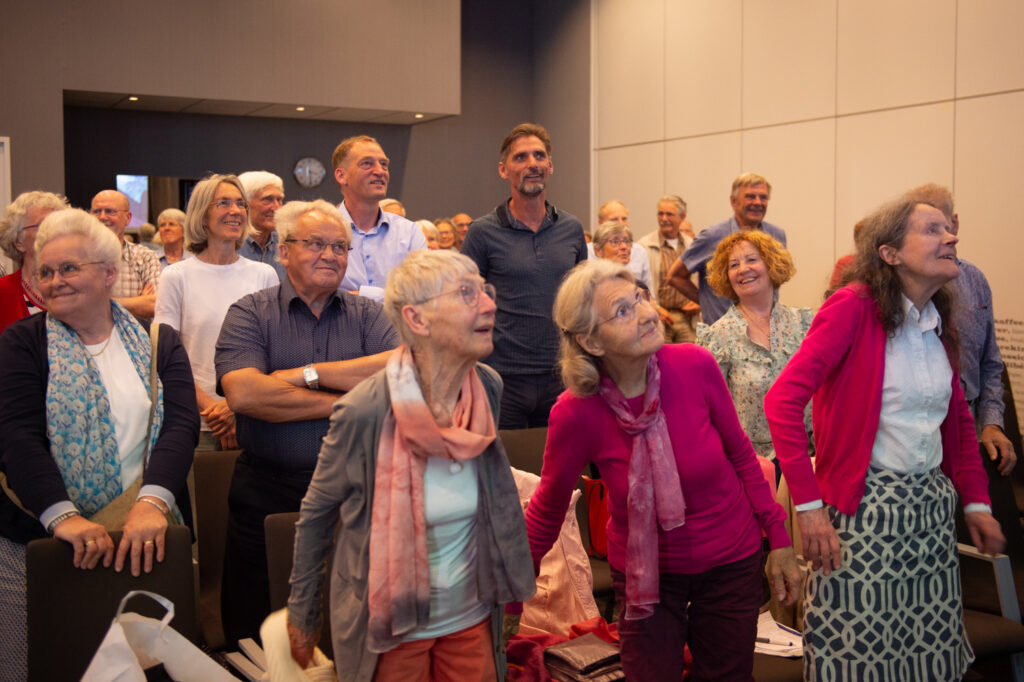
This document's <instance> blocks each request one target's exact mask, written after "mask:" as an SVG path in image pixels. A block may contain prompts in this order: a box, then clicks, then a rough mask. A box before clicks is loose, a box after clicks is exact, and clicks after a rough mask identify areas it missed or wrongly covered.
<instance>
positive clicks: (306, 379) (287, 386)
mask: <svg viewBox="0 0 1024 682" xmlns="http://www.w3.org/2000/svg"><path fill="white" fill-rule="evenodd" d="M276 223H277V232H278V236H279V238H280V252H281V263H282V264H283V265H284V268H285V273H286V275H287V276H286V277H285V278H284V279H283V280H281V284H280V285H279V286H276V287H271V288H269V289H264V290H262V291H257V292H256V293H254V294H249V295H248V296H245V297H243V298H241V299H239V300H238V301H237V302H235V303H234V305H232V306H231V308H229V309H228V313H227V315H226V316H225V318H224V325H223V326H222V327H221V332H220V337H219V338H218V340H217V354H216V359H215V363H216V367H217V382H218V385H219V388H220V389H221V392H222V393H223V395H224V396H225V398H227V401H228V405H229V406H230V407H231V410H232V411H233V412H234V413H235V420H236V432H237V434H238V444H239V446H240V447H241V448H242V454H241V455H240V456H239V458H238V461H237V463H236V465H235V471H234V475H233V477H232V480H231V490H230V492H229V494H228V538H227V546H226V548H225V559H224V576H225V580H224V586H223V591H222V595H221V613H222V616H223V622H224V633H225V635H226V637H227V641H228V643H232V642H234V641H236V640H237V639H239V638H242V637H253V636H255V635H256V634H258V632H259V627H260V624H261V623H262V622H263V619H264V618H266V616H267V615H268V614H269V612H270V600H269V593H268V591H269V583H268V580H267V560H266V548H265V544H264V543H265V539H264V533H263V520H264V518H266V516H267V515H268V514H277V513H282V512H296V511H299V505H300V503H301V502H302V498H303V496H304V495H305V494H306V488H307V487H308V486H309V481H310V478H311V477H312V475H313V469H314V468H316V461H317V455H318V453H319V452H320V441H321V440H322V439H323V437H324V435H325V434H326V433H327V427H328V425H329V421H330V416H331V408H332V406H333V405H334V402H335V400H337V398H338V396H340V395H341V394H342V393H344V392H345V391H348V390H350V389H351V388H353V387H354V386H355V385H356V384H357V383H359V382H360V381H362V380H363V379H364V378H366V377H368V376H370V375H371V374H373V373H374V372H376V371H377V370H379V369H381V368H383V367H384V364H385V362H386V361H387V357H388V355H389V354H390V352H391V349H393V348H395V347H396V346H397V345H398V335H397V334H396V332H395V330H394V328H393V327H392V326H391V322H390V320H388V318H387V315H386V314H385V312H384V307H383V306H382V305H381V304H379V303H377V302H376V301H372V300H370V299H368V298H366V297H363V296H356V295H353V294H350V293H348V292H345V291H339V290H338V286H339V285H340V284H341V280H342V278H343V277H344V275H345V268H346V266H347V263H348V250H349V247H350V246H351V243H352V242H351V239H352V232H351V228H350V226H349V224H348V221H346V220H345V219H344V218H343V217H342V215H341V213H340V212H339V211H338V209H337V208H335V207H334V206H332V205H331V204H329V203H328V202H326V201H323V200H317V201H314V202H302V201H293V202H290V203H288V204H285V206H284V207H283V208H281V209H280V210H278V212H277V215H276Z"/></svg>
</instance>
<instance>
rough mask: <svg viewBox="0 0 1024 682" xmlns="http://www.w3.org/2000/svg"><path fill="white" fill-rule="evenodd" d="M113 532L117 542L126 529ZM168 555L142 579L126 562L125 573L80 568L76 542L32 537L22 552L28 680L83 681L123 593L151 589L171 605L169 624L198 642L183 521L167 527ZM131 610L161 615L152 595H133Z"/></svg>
mask: <svg viewBox="0 0 1024 682" xmlns="http://www.w3.org/2000/svg"><path fill="white" fill-rule="evenodd" d="M110 537H111V538H112V539H113V540H114V546H115V547H116V546H117V544H118V543H119V542H120V541H121V532H120V531H117V532H113V533H111V534H110ZM165 543H166V544H165V556H164V560H163V561H162V562H159V563H157V562H154V564H153V570H152V572H150V573H143V574H142V575H140V576H139V577H138V578H135V577H133V576H132V574H131V571H130V570H129V568H128V566H125V568H124V570H123V571H121V572H120V573H117V572H115V571H114V569H113V568H112V567H111V568H103V567H102V566H99V567H97V568H95V569H93V570H91V571H83V570H82V569H80V568H75V567H74V566H73V565H72V563H71V561H72V558H73V556H74V550H73V549H72V547H71V545H70V544H69V543H67V542H64V541H63V540H58V539H56V538H45V539H42V540H33V541H32V542H30V543H29V544H28V546H27V547H26V551H25V565H26V571H27V604H28V679H29V680H30V682H35V681H38V682H62V681H63V680H78V679H80V678H81V677H82V674H83V673H84V672H85V669H86V668H87V667H88V666H89V662H90V661H91V660H92V657H93V655H94V654H95V653H96V650H97V649H98V648H99V646H100V642H102V641H103V637H104V636H105V635H106V633H107V629H108V628H109V627H110V623H111V622H112V621H113V618H114V614H115V613H117V607H118V605H119V604H120V603H121V599H122V597H124V595H125V594H127V593H128V592H130V591H131V590H148V591H150V592H156V593H157V594H160V595H163V596H164V597H167V598H168V599H170V600H171V601H172V602H174V619H173V620H172V621H171V627H173V628H174V629H175V630H177V631H178V632H180V633H181V634H182V635H184V636H185V637H187V638H188V639H189V640H191V641H192V642H194V643H197V644H198V643H199V642H200V641H201V640H200V637H199V623H198V619H197V617H196V601H195V599H196V596H195V582H194V580H193V573H192V535H191V533H190V532H189V529H188V528H187V527H185V526H170V527H169V528H168V529H167V534H166V536H165ZM127 610H131V611H135V612H136V613H140V614H142V615H144V616H150V617H153V618H162V617H163V615H164V611H163V608H162V607H160V605H158V604H156V603H155V602H153V601H152V600H151V599H139V598H135V599H132V600H131V601H130V602H129V603H128V607H127Z"/></svg>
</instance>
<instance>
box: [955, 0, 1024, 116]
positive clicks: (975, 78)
mask: <svg viewBox="0 0 1024 682" xmlns="http://www.w3.org/2000/svg"><path fill="white" fill-rule="evenodd" d="M957 15H958V16H957V36H956V48H957V50H956V52H957V54H956V93H957V96H959V97H966V96H969V95H978V94H982V93H988V92H999V91H1003V90H1011V89H1014V88H1024V40H1021V28H1022V27H1024V2H1021V1H1020V0H969V1H967V2H960V3H958V5H957Z"/></svg>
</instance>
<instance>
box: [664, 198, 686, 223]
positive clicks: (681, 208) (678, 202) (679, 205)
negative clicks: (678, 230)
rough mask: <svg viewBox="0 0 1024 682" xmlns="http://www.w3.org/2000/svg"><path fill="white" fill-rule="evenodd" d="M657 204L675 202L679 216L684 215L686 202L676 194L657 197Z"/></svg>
mask: <svg viewBox="0 0 1024 682" xmlns="http://www.w3.org/2000/svg"><path fill="white" fill-rule="evenodd" d="M658 203H659V204H675V207H676V210H678V211H679V217H680V218H685V217H686V202H685V201H683V198H682V197H681V196H679V195H678V194H666V195H665V196H663V197H662V198H660V199H658Z"/></svg>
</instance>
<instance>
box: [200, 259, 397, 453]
mask: <svg viewBox="0 0 1024 682" xmlns="http://www.w3.org/2000/svg"><path fill="white" fill-rule="evenodd" d="M397 345H398V334H397V333H396V332H395V329H394V327H392V326H391V322H390V321H389V320H388V318H387V315H386V314H385V313H384V307H383V306H382V305H381V304H379V303H377V302H375V301H371V300H370V299H368V298H364V297H361V296H353V295H352V294H349V293H347V292H343V291H339V292H335V293H334V294H332V295H331V298H330V300H329V301H328V302H327V304H326V305H325V306H324V309H323V312H321V313H320V317H319V318H317V317H316V316H315V315H314V314H313V312H312V311H311V310H310V309H309V306H307V305H306V303H305V301H303V300H302V299H301V298H299V296H298V294H296V293H295V288H294V287H293V286H292V284H291V280H289V279H288V278H287V277H286V278H285V279H284V280H283V281H282V282H281V284H280V286H276V287H271V288H269V289H263V290H262V291H257V292H256V293H253V294H249V295H248V296H245V297H243V298H241V299H239V300H238V301H236V302H235V303H234V304H233V305H232V306H231V308H229V309H228V313H227V315H226V316H225V317H224V325H223V326H222V327H221V331H220V338H218V339H217V352H216V357H215V364H216V367H217V387H218V390H220V382H221V379H223V377H224V375H225V374H227V373H228V372H232V371H234V370H237V369H245V368H249V367H253V368H255V369H257V370H259V371H260V372H262V373H264V374H270V373H271V372H273V371H275V370H278V369H291V368H294V367H303V366H305V365H308V364H311V363H315V362H331V361H335V360H351V359H353V358H360V357H363V356H366V355H374V354H376V353H382V352H384V351H386V350H391V349H392V348H395V347H396V346H397ZM329 423H330V420H329V419H328V418H326V417H325V418H323V419H309V420H305V421H294V422H280V423H271V422H268V421H264V420H262V419H257V418H256V417H249V416H246V415H244V414H235V426H236V433H237V435H238V444H239V446H240V447H241V448H242V449H243V450H245V451H246V452H247V453H248V454H249V455H251V456H252V457H254V458H256V459H258V460H264V461H266V462H268V463H271V464H272V465H273V466H275V467H280V468H282V469H286V470H294V471H312V470H313V469H314V468H315V467H316V458H317V453H318V452H319V451H320V440H321V439H322V438H323V437H324V434H326V433H327V427H328V425H329Z"/></svg>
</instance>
